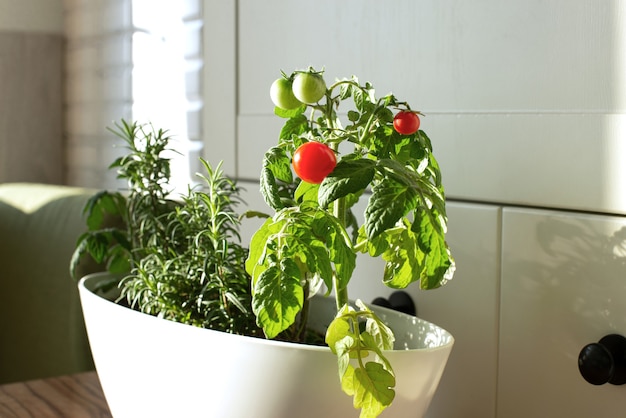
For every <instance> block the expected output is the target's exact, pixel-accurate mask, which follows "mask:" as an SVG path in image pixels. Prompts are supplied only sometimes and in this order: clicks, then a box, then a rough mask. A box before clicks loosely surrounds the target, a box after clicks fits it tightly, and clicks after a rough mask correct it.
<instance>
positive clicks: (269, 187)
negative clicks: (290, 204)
mask: <svg viewBox="0 0 626 418" xmlns="http://www.w3.org/2000/svg"><path fill="white" fill-rule="evenodd" d="M260 183H261V195H262V196H263V200H265V203H267V205H268V206H269V207H271V208H272V209H274V210H280V209H282V208H283V202H282V201H281V199H280V192H279V190H278V185H277V184H276V178H275V177H274V173H272V170H270V169H269V168H268V167H263V169H262V170H261V179H260Z"/></svg>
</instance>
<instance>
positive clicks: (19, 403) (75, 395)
mask: <svg viewBox="0 0 626 418" xmlns="http://www.w3.org/2000/svg"><path fill="white" fill-rule="evenodd" d="M0 417H2V418H23V417H24V418H25V417H36V418H111V413H110V412H109V407H108V406H107V403H106V400H105V399H104V395H103V394H102V388H101V387H100V381H99V380H98V375H97V374H96V373H95V372H87V373H80V374H75V375H70V376H60V377H52V378H48V379H41V380H31V381H27V382H18V383H9V384H6V385H2V386H0Z"/></svg>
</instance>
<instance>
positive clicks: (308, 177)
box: [293, 141, 337, 184]
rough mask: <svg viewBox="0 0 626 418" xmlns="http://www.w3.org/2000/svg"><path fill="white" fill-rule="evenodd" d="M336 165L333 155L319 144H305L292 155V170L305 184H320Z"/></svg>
mask: <svg viewBox="0 0 626 418" xmlns="http://www.w3.org/2000/svg"><path fill="white" fill-rule="evenodd" d="M336 165H337V157H335V153H334V152H333V150H332V149H330V148H329V147H328V146H327V145H325V144H322V143H321V142H315V141H312V142H306V143H304V144H302V145H300V146H299V147H298V149H297V150H296V152H294V153H293V169H294V171H295V172H296V174H297V175H298V177H300V178H301V179H302V180H303V181H306V182H307V183H313V184H319V183H321V182H322V180H324V179H325V178H326V176H327V175H329V174H330V173H331V172H332V171H333V170H334V169H335V166H336Z"/></svg>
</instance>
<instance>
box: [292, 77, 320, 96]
mask: <svg viewBox="0 0 626 418" xmlns="http://www.w3.org/2000/svg"><path fill="white" fill-rule="evenodd" d="M292 89H293V94H294V96H296V99H298V100H300V101H301V102H302V103H306V104H315V103H317V102H319V101H320V100H321V99H322V97H324V94H326V83H325V82H324V78H323V77H322V76H321V75H320V74H316V73H298V74H296V77H295V78H294V80H293V85H292Z"/></svg>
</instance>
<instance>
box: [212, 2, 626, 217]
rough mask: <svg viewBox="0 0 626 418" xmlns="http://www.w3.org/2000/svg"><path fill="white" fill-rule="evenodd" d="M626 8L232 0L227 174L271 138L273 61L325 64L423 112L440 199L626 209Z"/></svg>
mask: <svg viewBox="0 0 626 418" xmlns="http://www.w3.org/2000/svg"><path fill="white" fill-rule="evenodd" d="M624 16H626V2H623V1H619V0H607V1H603V2H601V4H599V3H598V2H597V1H596V0H576V1H572V0H554V1H549V2H546V1H541V0H530V1H524V2H502V1H498V0H480V1H475V2H461V1H455V2H453V4H451V3H450V2H441V1H437V0H417V1H416V0H393V1H386V2H380V1H376V0H345V1H341V2H338V1H333V0H320V1H316V2H311V1H303V0H289V1H287V0H268V1H263V2H259V1H256V0H240V1H239V2H238V9H237V19H238V20H237V25H238V26H237V36H238V37H237V49H236V57H237V58H236V59H237V66H236V68H237V71H238V73H237V129H238V130H237V131H236V134H237V141H238V143H237V145H236V152H237V172H236V175H237V176H239V177H243V178H249V179H253V178H258V175H259V174H258V173H259V170H260V163H261V158H260V154H262V152H263V151H264V150H265V149H266V148H267V147H269V146H271V145H273V144H275V142H276V138H277V135H278V130H279V128H280V120H277V118H276V117H274V116H272V111H273V105H272V103H271V101H270V98H269V86H270V85H271V83H272V81H273V80H274V79H276V78H277V77H278V76H279V71H280V70H284V71H287V72H290V71H292V70H294V69H302V68H305V67H306V66H308V65H313V66H315V67H317V68H321V67H323V66H325V67H326V70H327V73H326V79H327V82H332V81H333V80H334V79H335V78H336V77H346V76H350V75H352V74H356V75H358V76H359V77H360V79H361V81H370V82H372V83H373V84H374V86H376V89H377V92H378V93H379V95H382V94H386V93H387V92H389V91H393V92H395V93H396V94H398V97H399V98H400V99H403V100H407V101H409V102H410V103H411V105H412V106H413V107H414V108H417V109H419V110H422V111H424V112H425V114H426V117H425V118H424V119H423V125H422V126H423V129H424V130H425V131H426V132H427V133H428V134H429V135H430V136H431V137H432V139H433V142H434V147H435V152H436V155H437V156H438V158H439V160H440V162H441V164H442V167H443V170H444V176H445V177H444V179H445V182H446V190H447V193H448V197H450V198H454V199H467V200H472V201H482V202H495V203H501V204H513V205H529V206H539V207H551V208H569V209H576V210H583V211H594V212H606V213H620V214H626V193H624V190H626V165H625V164H623V156H624V155H626V141H624V140H623V138H624V134H625V133H626V116H625V115H624V110H625V109H626V99H625V98H626V76H624V74H626V71H625V70H626V68H624V66H625V65H626V32H625V31H624V28H625V27H626V25H624V24H623V21H624ZM229 39H230V38H227V40H229ZM216 43H218V44H219V41H216ZM228 45H230V44H228ZM224 50H225V51H226V52H225V56H227V57H230V55H228V54H230V53H231V49H230V48H224ZM214 61H218V60H214ZM223 73H224V74H225V76H224V77H225V78H226V80H227V81H229V82H230V76H229V75H230V72H229V71H224V72H223ZM220 77H221V76H220ZM220 77H218V78H217V79H216V80H218V81H214V82H215V83H220V82H221V81H220ZM220 85H221V84H220ZM213 97H225V98H228V97H230V96H228V94H224V95H214V96H213ZM209 105H210V104H209ZM212 114H213V115H215V117H214V119H213V121H214V123H212V124H211V123H207V126H223V125H224V124H223V121H224V120H225V119H223V118H221V117H220V116H219V115H218V113H212ZM270 119H273V120H271V121H270ZM228 122H229V123H230V122H231V121H230V120H228ZM224 133H225V134H228V132H224ZM216 134H218V133H217V132H216ZM211 137H212V138H215V139H214V140H213V141H214V142H215V143H216V145H215V146H216V147H217V146H218V145H217V144H218V143H219V141H222V140H223V138H228V136H227V135H226V136H225V135H219V134H218V135H213V136H211ZM212 146H213V145H211V146H210V147H212ZM210 147H209V148H210ZM216 149H219V148H216Z"/></svg>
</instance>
